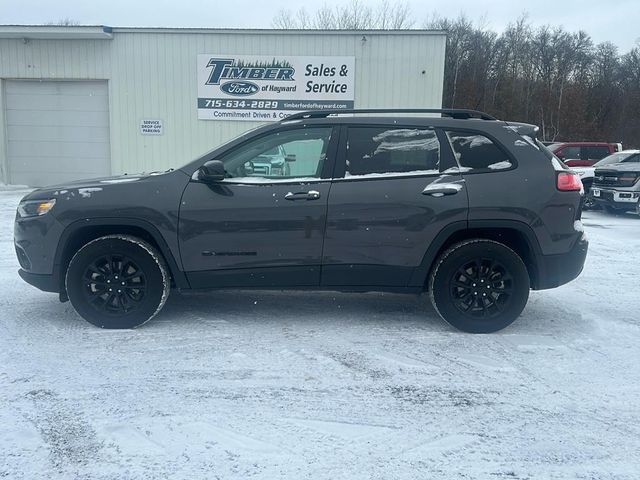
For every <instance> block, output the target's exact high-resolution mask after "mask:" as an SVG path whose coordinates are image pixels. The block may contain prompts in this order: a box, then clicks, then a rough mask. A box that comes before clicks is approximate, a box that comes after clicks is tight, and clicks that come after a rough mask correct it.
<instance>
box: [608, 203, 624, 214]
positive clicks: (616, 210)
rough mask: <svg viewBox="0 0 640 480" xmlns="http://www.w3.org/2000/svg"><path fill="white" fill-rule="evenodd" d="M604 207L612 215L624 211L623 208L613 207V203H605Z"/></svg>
mask: <svg viewBox="0 0 640 480" xmlns="http://www.w3.org/2000/svg"><path fill="white" fill-rule="evenodd" d="M604 209H605V211H606V212H607V213H610V214H611V215H619V214H621V213H622V210H620V209H619V208H616V207H612V206H611V205H604Z"/></svg>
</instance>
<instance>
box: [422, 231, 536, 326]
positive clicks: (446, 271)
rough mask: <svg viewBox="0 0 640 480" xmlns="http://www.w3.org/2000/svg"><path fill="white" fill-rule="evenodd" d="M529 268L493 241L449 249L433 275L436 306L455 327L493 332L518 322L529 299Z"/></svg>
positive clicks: (432, 297)
mask: <svg viewBox="0 0 640 480" xmlns="http://www.w3.org/2000/svg"><path fill="white" fill-rule="evenodd" d="M529 288H530V281H529V275H528V273H527V267H526V266H525V264H524V262H523V261H522V259H521V258H520V256H519V255H518V254H517V253H516V252H514V251H513V250H511V249H510V248H509V247H507V246H506V245H503V244H501V243H498V242H495V241H493V240H485V239H474V240H466V241H463V242H460V243H457V244H455V245H452V246H451V247H450V248H448V249H447V250H446V251H445V252H444V253H442V255H441V256H440V257H439V259H438V260H437V262H436V264H435V267H434V268H433V270H432V272H431V276H430V277H429V292H430V295H431V302H432V303H433V306H434V308H435V309H436V311H437V312H438V314H439V315H440V316H441V317H442V318H443V319H444V320H445V321H447V322H448V323H450V324H451V325H453V326H454V327H456V328H458V329H460V330H463V331H465V332H470V333H490V332H495V331H497V330H501V329H503V328H505V327H506V326H508V325H510V324H511V323H513V321H514V320H515V319H516V318H518V316H519V315H520V313H522V310H523V309H524V307H525V305H526V303H527V300H528V298H529Z"/></svg>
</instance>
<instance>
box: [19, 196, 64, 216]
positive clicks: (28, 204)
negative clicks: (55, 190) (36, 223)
mask: <svg viewBox="0 0 640 480" xmlns="http://www.w3.org/2000/svg"><path fill="white" fill-rule="evenodd" d="M55 204H56V199H55V198H52V199H50V200H26V201H23V202H20V205H18V215H20V216H21V217H22V218H27V217H39V216H41V215H44V214H46V213H49V210H51V209H52V208H53V206H54V205H55Z"/></svg>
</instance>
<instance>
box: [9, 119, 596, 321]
mask: <svg viewBox="0 0 640 480" xmlns="http://www.w3.org/2000/svg"><path fill="white" fill-rule="evenodd" d="M436 115H437V116H436ZM536 133H537V127H535V126H532V125H525V124H519V123H513V122H505V121H500V120H496V119H495V118H493V117H491V116H489V115H487V114H484V113H482V112H477V111H472V110H395V111H389V110H348V111H342V110H341V111H330V110H323V111H312V112H305V113H301V114H294V115H291V116H290V117H288V118H286V119H285V120H283V121H281V122H278V123H275V124H270V125H266V126H263V127H260V128H258V129H256V130H252V131H250V132H248V133H246V134H244V135H242V136H240V137H239V138H236V139H234V140H232V141H230V142H228V143H227V144H225V145H222V146H220V147H218V148H216V149H214V150H212V151H210V152H209V153H206V154H205V155H203V156H201V157H199V158H197V159H195V160H193V161H191V162H189V163H187V164H186V165H184V166H183V167H181V168H179V169H177V170H170V171H167V172H159V173H158V172H156V173H148V174H139V175H123V176H120V177H110V178H102V179H93V180H86V181H81V182H75V183H69V184H65V185H59V186H53V187H47V188H42V189H38V190H35V191H33V192H32V193H30V194H29V195H27V196H26V197H25V198H24V199H23V200H22V201H21V203H20V205H19V207H18V212H17V215H16V220H15V235H14V236H15V248H16V252H17V256H18V259H19V262H20V265H21V269H20V271H19V274H20V276H21V277H22V278H23V279H24V280H25V281H27V282H28V283H30V284H32V285H35V286H36V287H38V288H40V289H41V290H45V291H49V292H56V293H58V294H59V297H60V300H61V301H66V300H70V301H71V303H72V304H73V306H74V308H75V309H76V311H77V312H78V313H79V314H80V315H81V316H82V317H83V318H85V319H86V320H88V321H89V322H91V323H92V324H94V325H97V326H99V327H103V328H131V327H136V326H139V325H142V324H143V323H145V322H146V321H148V320H149V319H151V318H152V317H153V316H154V315H156V314H157V313H158V312H159V311H160V309H161V308H162V306H163V304H164V303H165V301H166V299H167V297H168V295H169V292H170V290H171V289H178V290H190V289H215V288H242V289H246V288H258V289H324V290H338V291H359V292H362V291H388V292H401V293H413V294H422V293H425V292H428V294H429V296H430V298H431V301H432V302H433V305H434V307H435V309H436V310H437V312H438V313H439V315H440V316H441V317H442V318H444V319H445V320H446V321H447V322H449V323H450V324H451V325H453V326H455V327H457V328H459V329H461V330H464V331H467V332H493V331H496V330H500V329H501V328H504V327H506V326H507V325H509V324H510V323H512V322H513V321H514V320H515V319H516V318H517V317H518V316H519V315H520V313H521V312H522V310H523V308H524V306H525V304H526V302H527V299H528V296H529V290H530V289H536V290H542V289H548V288H553V287H557V286H558V285H562V284H564V283H567V282H569V281H571V280H572V279H574V278H575V277H576V276H578V275H579V274H580V272H581V270H582V267H583V264H584V261H585V257H586V254H587V245H588V244H587V240H586V238H585V236H584V234H583V231H582V227H581V223H580V213H581V205H582V201H583V191H582V185H581V182H580V179H579V177H578V175H577V174H575V173H573V172H571V171H570V170H569V169H568V168H567V167H566V166H564V165H563V164H562V162H560V161H558V159H557V158H556V157H554V156H553V154H552V153H551V152H550V151H549V150H548V149H547V148H546V147H544V146H543V145H542V144H541V143H540V142H539V141H538V140H536ZM274 152H275V153H274ZM275 157H277V158H275ZM281 157H282V158H281ZM176 161H177V162H178V161H179V159H176ZM274 165H275V167H274ZM265 166H266V167H268V168H265ZM276 167H278V171H277V172H275V171H274V170H276ZM212 315H215V302H214V301H212Z"/></svg>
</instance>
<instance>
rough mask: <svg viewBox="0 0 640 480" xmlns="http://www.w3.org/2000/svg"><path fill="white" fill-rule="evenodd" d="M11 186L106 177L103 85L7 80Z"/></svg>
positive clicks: (106, 106) (106, 100)
mask: <svg viewBox="0 0 640 480" xmlns="http://www.w3.org/2000/svg"><path fill="white" fill-rule="evenodd" d="M5 95H6V122H7V148H8V160H9V162H8V163H9V181H10V182H11V183H13V184H16V185H30V186H34V187H39V186H44V185H52V184H55V183H61V182H67V181H69V180H78V179H81V178H89V177H99V176H104V175H109V174H110V171H111V168H110V155H109V97H108V92H107V83H106V82H104V81H100V82H99V81H95V82H84V81H83V82H59V81H27V80H9V81H7V82H6V87H5Z"/></svg>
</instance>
